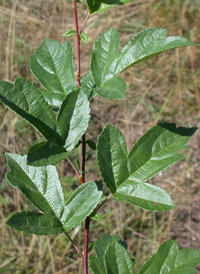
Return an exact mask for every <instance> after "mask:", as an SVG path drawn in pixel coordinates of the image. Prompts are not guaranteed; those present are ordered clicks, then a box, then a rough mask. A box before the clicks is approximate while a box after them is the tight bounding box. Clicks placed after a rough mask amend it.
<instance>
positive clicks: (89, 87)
mask: <svg viewBox="0 0 200 274" xmlns="http://www.w3.org/2000/svg"><path fill="white" fill-rule="evenodd" d="M94 87H96V84H95V81H94V79H93V76H92V73H91V70H90V71H89V72H88V73H86V74H85V75H84V76H83V77H82V78H81V88H82V89H83V90H84V92H85V93H86V94H87V96H88V100H89V101H91V100H92V99H93V98H94V96H95V95H96V94H97V93H96V91H95V90H94Z"/></svg>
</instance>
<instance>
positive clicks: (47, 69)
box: [29, 38, 76, 106]
mask: <svg viewBox="0 0 200 274" xmlns="http://www.w3.org/2000/svg"><path fill="white" fill-rule="evenodd" d="M29 67H30V70H31V72H32V73H33V75H34V76H35V78H36V79H37V80H38V81H39V82H40V84H41V85H42V86H43V87H44V88H45V89H46V90H48V91H49V92H51V93H54V94H55V96H56V97H57V104H58V103H59V106H61V104H62V101H59V100H58V99H59V98H60V99H61V96H59V95H60V94H64V95H67V94H69V93H70V92H71V91H72V90H73V89H74V87H75V86H76V79H75V70H74V63H73V52H72V45H71V43H70V42H69V41H66V42H65V43H64V44H63V45H62V44H61V43H60V42H59V41H52V40H49V39H47V38H46V39H45V40H44V41H43V42H42V43H41V45H40V46H39V47H38V48H37V50H36V52H35V55H32V56H31V57H30V61H29ZM48 97H49V96H48Z"/></svg>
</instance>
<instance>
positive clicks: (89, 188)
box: [60, 181, 102, 230]
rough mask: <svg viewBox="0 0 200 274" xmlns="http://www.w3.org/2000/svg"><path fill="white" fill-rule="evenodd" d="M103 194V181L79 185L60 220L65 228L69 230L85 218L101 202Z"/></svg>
mask: <svg viewBox="0 0 200 274" xmlns="http://www.w3.org/2000/svg"><path fill="white" fill-rule="evenodd" d="M101 195H102V183H101V181H99V182H94V181H92V182H87V183H84V184H82V185H81V186H79V187H78V188H77V189H76V190H75V191H74V192H73V193H72V195H71V196H70V198H69V199H68V201H67V204H66V206H65V210H64V213H63V215H62V218H61V220H60V221H61V223H62V224H63V227H64V229H65V230H69V229H71V228H72V227H74V226H75V225H77V224H79V223H80V222H82V221H83V220H85V218H86V217H87V216H89V215H90V213H91V212H92V211H93V209H94V208H95V207H96V206H97V204H98V203H99V200H100V198H101Z"/></svg>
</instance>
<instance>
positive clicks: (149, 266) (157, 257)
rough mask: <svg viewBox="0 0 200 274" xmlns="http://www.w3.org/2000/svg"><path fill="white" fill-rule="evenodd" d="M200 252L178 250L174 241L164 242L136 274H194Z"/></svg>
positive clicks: (199, 260)
mask: <svg viewBox="0 0 200 274" xmlns="http://www.w3.org/2000/svg"><path fill="white" fill-rule="evenodd" d="M199 263H200V251H199V250H195V249H190V248H184V249H180V250H179V248H178V244H177V242H176V241H175V240H170V241H166V242H164V243H163V244H162V245H161V246H160V247H159V249H158V250H157V251H156V252H155V253H154V254H153V256H152V257H150V258H149V259H148V260H147V261H146V263H145V264H144V265H143V266H142V267H141V268H140V270H139V272H138V274H152V273H154V274H195V273H196V269H195V266H197V265H198V264H199Z"/></svg>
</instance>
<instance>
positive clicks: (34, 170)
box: [6, 153, 64, 219]
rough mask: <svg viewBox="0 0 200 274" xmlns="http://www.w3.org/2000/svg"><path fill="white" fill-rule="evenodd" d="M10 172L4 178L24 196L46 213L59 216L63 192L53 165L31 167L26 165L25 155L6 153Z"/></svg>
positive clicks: (62, 202) (62, 209)
mask: <svg viewBox="0 0 200 274" xmlns="http://www.w3.org/2000/svg"><path fill="white" fill-rule="evenodd" d="M6 161H7V165H8V167H9V169H10V170H11V171H10V172H7V173H6V179H7V180H8V182H9V183H10V184H11V185H12V186H13V187H18V188H19V189H20V191H21V192H22V193H23V194H24V195H25V196H26V198H27V199H28V200H29V201H30V202H31V203H32V204H33V205H34V206H36V207H37V208H38V209H39V210H41V211H42V212H44V213H45V214H47V215H51V216H56V217H57V218H58V219H60V218H61V216H62V214H63V211H64V194H63V190H62V186H61V183H60V179H59V176H58V172H57V170H56V167H55V166H46V167H45V166H42V167H33V166H28V165H27V163H26V162H27V157H26V155H25V156H21V155H18V154H12V153H6Z"/></svg>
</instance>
